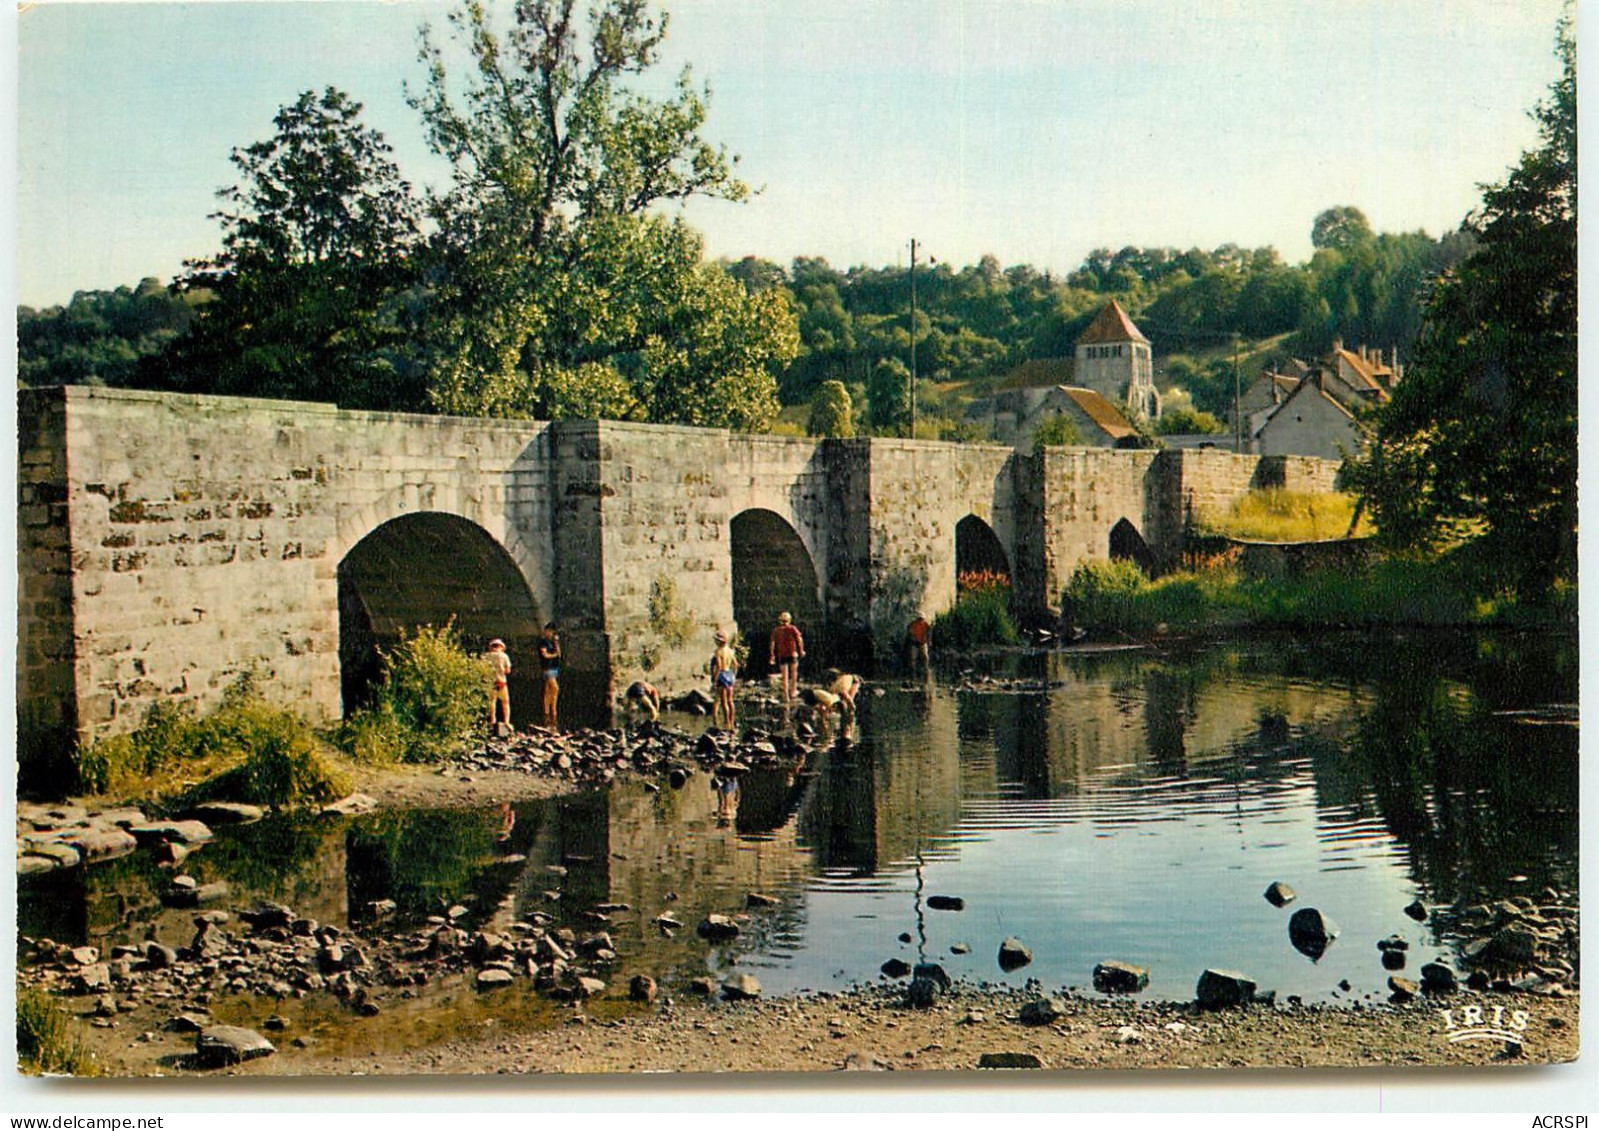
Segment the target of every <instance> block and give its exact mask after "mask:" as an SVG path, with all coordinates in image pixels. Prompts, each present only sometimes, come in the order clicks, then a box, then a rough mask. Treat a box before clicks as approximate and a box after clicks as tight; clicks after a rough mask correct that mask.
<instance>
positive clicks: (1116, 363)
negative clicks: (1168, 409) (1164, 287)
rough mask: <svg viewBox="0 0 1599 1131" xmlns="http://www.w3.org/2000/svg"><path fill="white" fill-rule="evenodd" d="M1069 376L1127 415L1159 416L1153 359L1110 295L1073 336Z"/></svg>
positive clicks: (1152, 417) (1141, 335) (1142, 337)
mask: <svg viewBox="0 0 1599 1131" xmlns="http://www.w3.org/2000/svg"><path fill="white" fill-rule="evenodd" d="M1072 380H1073V382H1074V383H1075V384H1077V385H1080V386H1082V387H1083V388H1085V389H1092V390H1094V392H1096V393H1098V394H1099V395H1100V396H1102V397H1104V398H1105V399H1106V400H1108V401H1109V402H1110V403H1111V404H1113V405H1116V406H1117V407H1118V408H1121V409H1122V410H1123V411H1125V412H1126V413H1127V415H1128V416H1129V417H1131V418H1134V419H1137V418H1138V417H1143V418H1144V419H1146V420H1150V421H1154V420H1158V419H1160V394H1159V393H1158V392H1156V391H1155V362H1154V357H1153V355H1152V353H1151V352H1150V348H1149V339H1148V338H1146V337H1144V335H1143V333H1142V332H1141V331H1140V330H1139V329H1138V327H1137V326H1135V325H1133V320H1132V319H1131V318H1129V317H1127V312H1126V311H1125V310H1123V309H1122V308H1121V304H1120V303H1119V302H1117V301H1116V300H1115V299H1112V300H1111V301H1110V302H1109V303H1108V304H1107V305H1106V306H1105V308H1104V309H1103V310H1101V311H1100V312H1099V316H1098V317H1097V318H1095V319H1094V321H1093V322H1092V323H1091V324H1090V325H1089V327H1088V329H1086V330H1084V331H1083V336H1082V337H1080V338H1078V339H1077V356H1076V365H1075V367H1074V369H1073V371H1072Z"/></svg>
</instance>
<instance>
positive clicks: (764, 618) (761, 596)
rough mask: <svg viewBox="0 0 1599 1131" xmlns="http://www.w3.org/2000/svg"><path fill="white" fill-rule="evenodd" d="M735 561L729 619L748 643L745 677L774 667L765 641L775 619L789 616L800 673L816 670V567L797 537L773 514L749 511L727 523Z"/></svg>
mask: <svg viewBox="0 0 1599 1131" xmlns="http://www.w3.org/2000/svg"><path fill="white" fill-rule="evenodd" d="M728 529H729V532H730V538H731V542H732V556H733V620H734V621H735V622H736V623H737V625H738V631H739V635H740V636H741V637H742V638H743V639H744V640H745V641H747V642H748V643H749V648H750V654H749V662H748V665H747V667H746V668H745V670H744V672H743V674H744V675H746V676H748V677H750V678H752V679H759V678H761V677H762V676H765V675H767V674H768V673H769V672H770V671H771V670H772V666H771V665H770V664H769V663H767V660H766V657H767V642H768V641H769V640H770V639H771V635H772V629H773V628H774V627H776V625H777V614H779V613H782V612H789V613H792V614H793V615H794V623H795V624H796V625H797V626H798V627H799V630H800V632H801V633H802V634H803V636H804V638H805V660H804V662H803V663H801V665H800V667H801V670H803V671H806V672H807V673H812V672H815V671H816V670H818V668H817V664H818V663H819V662H820V660H821V656H820V655H819V653H820V650H821V645H822V641H823V639H824V629H825V625H824V624H823V621H822V602H821V597H820V593H819V592H818V589H819V587H818V585H817V582H816V566H815V565H814V564H813V563H812V562H811V555H810V553H809V551H807V550H806V549H805V543H804V542H803V541H801V539H800V536H799V534H798V533H797V532H796V531H795V530H794V528H793V527H792V526H790V525H789V524H788V522H787V520H786V519H784V518H783V517H782V516H781V515H779V514H777V513H776V512H775V511H769V510H761V509H752V510H747V511H742V512H740V513H739V514H736V515H734V516H733V521H732V522H730V523H729V524H728Z"/></svg>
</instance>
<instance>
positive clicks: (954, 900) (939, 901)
mask: <svg viewBox="0 0 1599 1131" xmlns="http://www.w3.org/2000/svg"><path fill="white" fill-rule="evenodd" d="M927 906H928V907H929V908H931V909H932V910H934V911H964V910H966V901H965V900H964V899H962V898H961V897H960V896H958V895H930V896H928V897H927Z"/></svg>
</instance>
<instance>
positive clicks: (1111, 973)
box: [1094, 962, 1149, 994]
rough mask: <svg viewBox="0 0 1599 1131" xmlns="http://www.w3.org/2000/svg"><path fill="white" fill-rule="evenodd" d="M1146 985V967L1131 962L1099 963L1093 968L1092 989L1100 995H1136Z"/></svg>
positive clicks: (1147, 980)
mask: <svg viewBox="0 0 1599 1131" xmlns="http://www.w3.org/2000/svg"><path fill="white" fill-rule="evenodd" d="M1147 985H1149V969H1148V968H1147V967H1144V966H1134V965H1133V964H1132V963H1131V962H1101V963H1100V964H1099V965H1098V966H1096V967H1094V988H1095V989H1096V990H1098V991H1099V992H1100V993H1102V994H1136V993H1137V992H1138V991H1139V990H1141V989H1143V988H1144V987H1145V986H1147Z"/></svg>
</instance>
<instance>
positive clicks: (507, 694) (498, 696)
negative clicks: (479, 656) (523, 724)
mask: <svg viewBox="0 0 1599 1131" xmlns="http://www.w3.org/2000/svg"><path fill="white" fill-rule="evenodd" d="M487 659H488V661H489V670H490V671H491V672H492V673H493V674H494V694H493V698H491V699H490V700H489V729H490V730H493V729H494V728H495V727H496V726H498V725H499V722H500V708H501V707H504V708H505V725H506V726H510V725H511V685H510V675H511V657H510V656H508V655H506V653H505V641H503V640H500V639H499V638H498V637H496V638H495V639H493V640H490V641H489V652H488V657H487Z"/></svg>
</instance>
